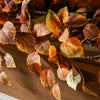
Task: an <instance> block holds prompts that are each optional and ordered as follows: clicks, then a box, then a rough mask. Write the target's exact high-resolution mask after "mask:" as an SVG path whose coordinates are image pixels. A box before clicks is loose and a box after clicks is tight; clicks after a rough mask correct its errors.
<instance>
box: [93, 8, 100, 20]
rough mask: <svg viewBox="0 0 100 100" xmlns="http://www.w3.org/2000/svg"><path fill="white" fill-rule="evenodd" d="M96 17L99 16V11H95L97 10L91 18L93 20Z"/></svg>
mask: <svg viewBox="0 0 100 100" xmlns="http://www.w3.org/2000/svg"><path fill="white" fill-rule="evenodd" d="M97 15H99V16H100V9H97V10H96V12H95V14H94V16H93V18H95V17H96V16H97Z"/></svg>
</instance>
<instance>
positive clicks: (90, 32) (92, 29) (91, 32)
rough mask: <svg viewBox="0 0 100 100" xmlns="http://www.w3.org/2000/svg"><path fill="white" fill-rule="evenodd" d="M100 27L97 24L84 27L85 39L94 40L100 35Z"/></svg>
mask: <svg viewBox="0 0 100 100" xmlns="http://www.w3.org/2000/svg"><path fill="white" fill-rule="evenodd" d="M99 32H100V31H99V29H98V27H97V26H96V25H95V24H92V23H90V24H87V25H86V26H85V27H84V29H83V34H84V36H85V39H89V40H92V39H93V38H95V37H98V35H99Z"/></svg>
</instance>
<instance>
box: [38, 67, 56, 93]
mask: <svg viewBox="0 0 100 100" xmlns="http://www.w3.org/2000/svg"><path fill="white" fill-rule="evenodd" d="M40 80H41V84H42V85H43V86H44V87H46V88H47V89H49V90H50V91H51V89H52V87H53V85H54V84H55V76H54V73H53V72H52V70H51V69H50V68H44V69H43V70H42V71H41V73H40Z"/></svg>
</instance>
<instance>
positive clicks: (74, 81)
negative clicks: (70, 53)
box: [67, 67, 81, 91]
mask: <svg viewBox="0 0 100 100" xmlns="http://www.w3.org/2000/svg"><path fill="white" fill-rule="evenodd" d="M80 81H81V76H80V74H79V73H78V72H77V70H76V69H75V68H74V67H73V68H72V69H71V70H70V71H69V72H68V74H67V84H68V86H69V87H71V88H72V89H74V90H75V91H76V88H77V85H78V84H79V83H80Z"/></svg>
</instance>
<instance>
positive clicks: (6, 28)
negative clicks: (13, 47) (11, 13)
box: [0, 21, 16, 44]
mask: <svg viewBox="0 0 100 100" xmlns="http://www.w3.org/2000/svg"><path fill="white" fill-rule="evenodd" d="M15 36H16V30H15V27H14V25H13V23H11V22H10V21H6V22H5V24H4V25H3V28H2V29H1V30H0V43H2V44H14V43H15Z"/></svg>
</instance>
